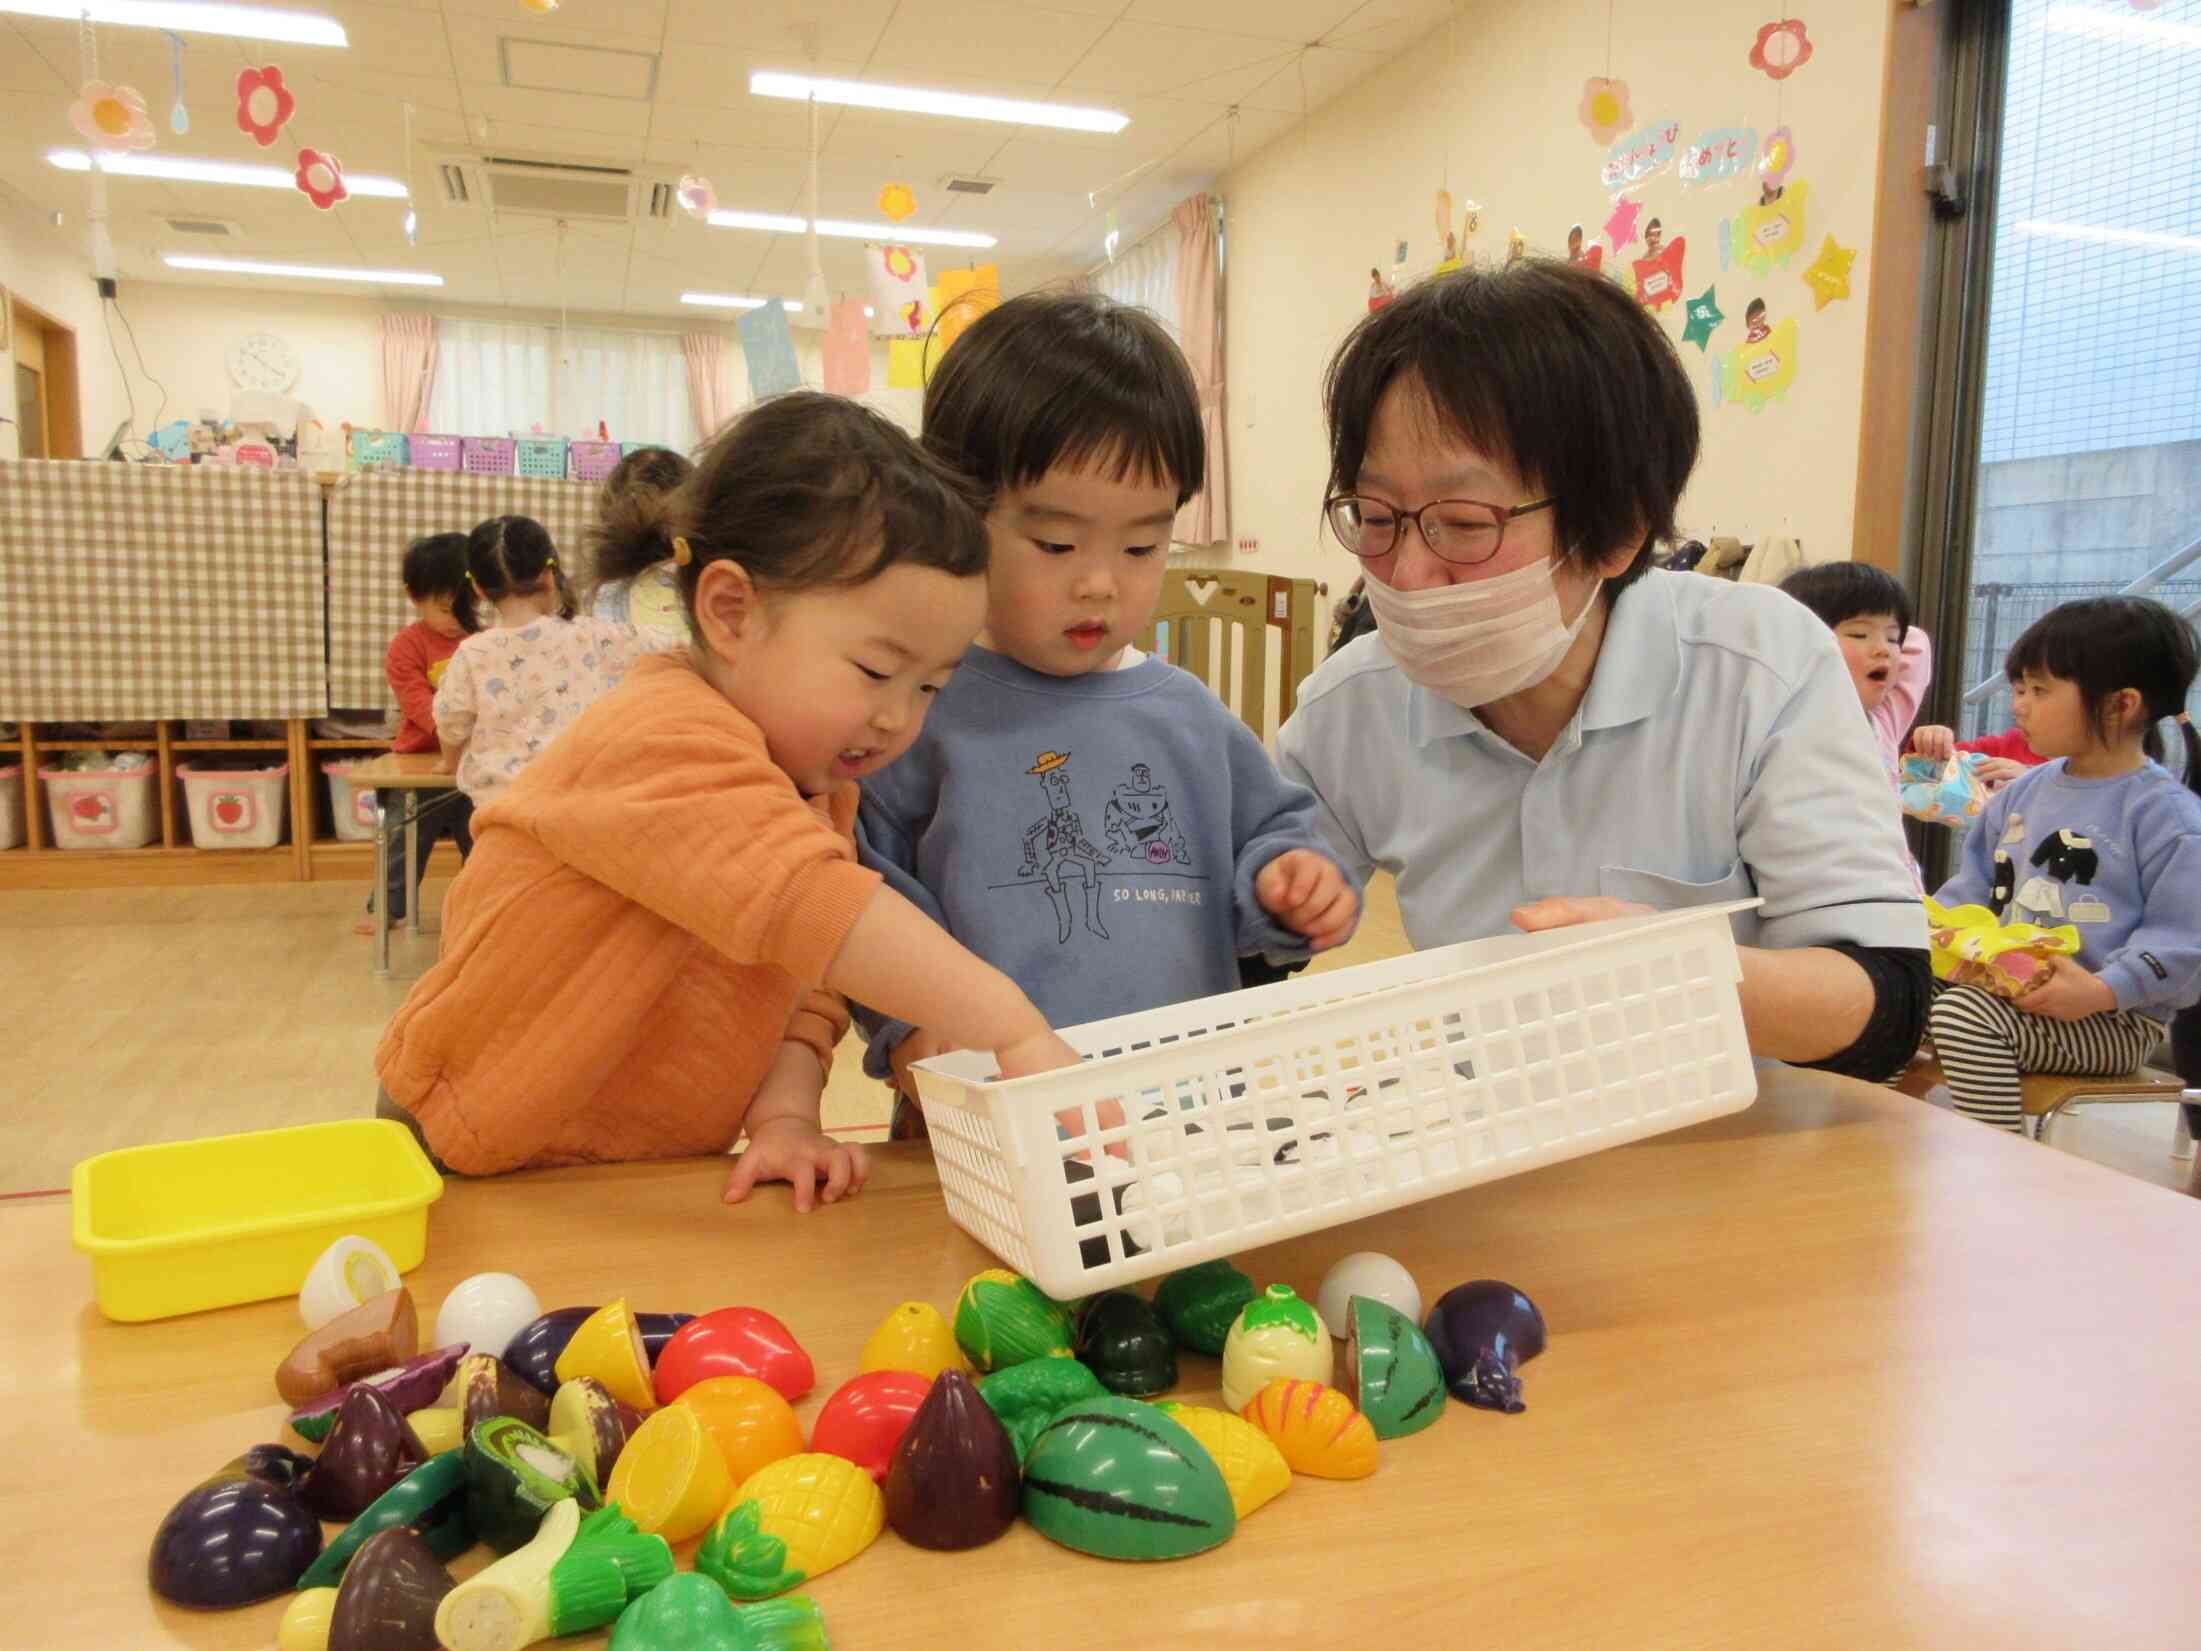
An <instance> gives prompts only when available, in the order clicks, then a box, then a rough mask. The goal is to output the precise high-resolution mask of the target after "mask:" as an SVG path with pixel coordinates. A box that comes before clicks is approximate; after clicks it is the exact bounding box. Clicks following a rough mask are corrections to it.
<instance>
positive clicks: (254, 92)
mask: <svg viewBox="0 0 2201 1651" xmlns="http://www.w3.org/2000/svg"><path fill="white" fill-rule="evenodd" d="M297 108H298V100H297V99H296V98H294V97H292V96H291V95H290V88H289V87H288V86H285V85H284V84H283V71H282V70H280V69H278V68H277V67H275V65H274V64H272V63H270V64H269V65H268V66H267V67H266V68H264V69H243V70H240V71H238V75H237V130H238V131H240V132H243V133H245V134H246V135H247V136H249V137H250V138H251V139H252V141H253V142H254V143H257V144H258V145H259V146H260V147H261V148H262V149H272V148H273V147H274V146H275V136H276V134H277V133H278V132H280V131H282V129H283V123H284V122H285V121H287V120H289V119H290V117H291V115H292V114H293V113H294V112H295V111H296V110H297Z"/></svg>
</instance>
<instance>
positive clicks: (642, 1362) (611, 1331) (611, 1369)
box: [556, 1296, 657, 1412]
mask: <svg viewBox="0 0 2201 1651" xmlns="http://www.w3.org/2000/svg"><path fill="white" fill-rule="evenodd" d="M556 1370H557V1375H558V1380H559V1381H561V1382H570V1381H573V1380H576V1379H577V1378H579V1377H582V1376H594V1377H595V1378H596V1379H597V1380H598V1381H600V1382H602V1383H603V1384H604V1386H605V1387H606V1388H608V1389H609V1390H610V1392H611V1396H612V1397H613V1398H615V1399H618V1400H620V1401H621V1402H622V1403H624V1404H629V1405H632V1406H633V1407H634V1408H635V1409H636V1410H640V1411H644V1412H647V1411H652V1410H655V1409H656V1408H657V1389H656V1387H655V1386H654V1384H653V1383H652V1381H651V1378H650V1360H649V1354H648V1353H647V1352H645V1351H644V1350H643V1347H642V1327H641V1326H640V1325H639V1324H637V1323H636V1322H635V1317H634V1314H633V1313H631V1312H629V1311H628V1310H627V1298H626V1297H625V1296H621V1297H620V1298H619V1299H618V1300H617V1301H612V1302H607V1303H605V1304H604V1305H603V1306H601V1307H599V1308H597V1309H596V1311H595V1312H593V1313H591V1314H589V1316H588V1317H587V1318H585V1319H583V1320H582V1321H581V1322H580V1324H579V1326H577V1327H576V1328H575V1330H574V1332H573V1339H572V1340H571V1341H569V1342H567V1343H566V1345H565V1351H564V1352H562V1353H560V1354H559V1355H558V1363H557V1366H556Z"/></svg>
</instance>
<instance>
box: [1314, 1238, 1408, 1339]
mask: <svg viewBox="0 0 2201 1651" xmlns="http://www.w3.org/2000/svg"><path fill="white" fill-rule="evenodd" d="M1355 1296H1368V1297H1370V1298H1372V1299H1374V1300H1376V1301H1387V1302H1389V1303H1390V1304H1391V1305H1392V1306H1393V1307H1396V1308H1397V1309H1398V1310H1399V1311H1400V1312H1402V1313H1404V1314H1405V1315H1406V1316H1407V1317H1408V1318H1410V1319H1414V1320H1416V1321H1418V1320H1419V1319H1420V1318H1421V1286H1420V1285H1418V1284H1416V1283H1415V1282H1414V1275H1413V1274H1412V1273H1410V1272H1408V1271H1407V1270H1406V1269H1405V1268H1404V1267H1402V1266H1400V1265H1399V1264H1398V1263H1397V1262H1396V1261H1393V1260H1392V1259H1391V1258H1390V1257H1389V1256H1387V1255H1379V1254H1377V1253H1376V1252H1375V1251H1374V1250H1356V1251H1354V1252H1353V1253H1352V1254H1351V1255H1348V1256H1340V1257H1339V1258H1338V1260H1337V1261H1336V1263H1335V1264H1334V1265H1332V1266H1331V1268H1330V1270H1329V1271H1328V1272H1327V1273H1324V1274H1323V1275H1322V1288H1321V1289H1320V1290H1318V1291H1316V1292H1315V1310H1316V1311H1317V1312H1319V1313H1320V1314H1321V1315H1322V1324H1323V1328H1325V1329H1326V1330H1328V1331H1329V1332H1330V1334H1331V1335H1333V1336H1335V1337H1336V1338H1337V1339H1338V1340H1339V1341H1343V1340H1344V1339H1345V1338H1346V1337H1347V1336H1349V1335H1351V1334H1352V1330H1353V1326H1352V1303H1353V1298H1354V1297H1355Z"/></svg>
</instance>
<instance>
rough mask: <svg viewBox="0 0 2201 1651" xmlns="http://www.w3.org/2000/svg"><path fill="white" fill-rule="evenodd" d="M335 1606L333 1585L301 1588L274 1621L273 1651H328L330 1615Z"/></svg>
mask: <svg viewBox="0 0 2201 1651" xmlns="http://www.w3.org/2000/svg"><path fill="white" fill-rule="evenodd" d="M335 1610H336V1590H335V1589H334V1588H304V1589H301V1590H300V1591H299V1592H297V1593H295V1594H293V1595H292V1596H291V1600H290V1603H289V1604H288V1605H286V1606H284V1607H283V1620H282V1621H280V1622H278V1623H277V1624H276V1625H275V1651H329V1617H330V1615H331V1614H332V1613H333V1612H334V1611H335Z"/></svg>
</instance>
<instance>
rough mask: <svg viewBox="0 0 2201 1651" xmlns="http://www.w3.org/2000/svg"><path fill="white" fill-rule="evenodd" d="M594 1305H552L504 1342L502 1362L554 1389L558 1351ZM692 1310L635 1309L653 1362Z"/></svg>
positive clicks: (545, 1388) (549, 1390) (525, 1378)
mask: <svg viewBox="0 0 2201 1651" xmlns="http://www.w3.org/2000/svg"><path fill="white" fill-rule="evenodd" d="M596 1312H597V1309H596V1308H594V1307H553V1308H552V1309H551V1310H550V1311H549V1312H547V1313H545V1314H543V1315H542V1316H541V1317H540V1318H538V1319H536V1320H535V1321H534V1322H533V1323H532V1324H530V1325H528V1326H527V1327H526V1328H525V1329H523V1330H521V1331H520V1333H519V1334H518V1335H516V1336H514V1337H513V1338H512V1340H511V1341H510V1342H508V1343H507V1344H506V1345H505V1349H504V1362H505V1363H506V1364H508V1365H510V1366H511V1367H512V1371H513V1373H514V1374H515V1375H517V1376H518V1377H519V1378H520V1379H521V1380H522V1381H525V1382H529V1383H532V1384H533V1385H534V1386H535V1387H537V1388H540V1389H541V1390H542V1391H543V1392H545V1393H555V1392H557V1390H558V1355H559V1354H560V1353H563V1352H564V1351H565V1350H566V1343H567V1342H569V1341H571V1340H572V1339H573V1332H574V1331H576V1330H578V1329H579V1328H580V1327H581V1326H582V1325H584V1324H586V1323H587V1322H588V1321H589V1320H590V1319H591V1318H593V1317H595V1316H596ZM694 1317H695V1315H694V1314H693V1313H637V1314H635V1315H634V1322H635V1325H636V1327H637V1328H638V1329H640V1330H641V1332H642V1352H643V1356H644V1357H645V1358H648V1359H650V1360H652V1361H653V1362H654V1361H655V1359H656V1358H657V1355H658V1354H659V1353H660V1352H661V1351H663V1349H664V1346H665V1343H667V1342H668V1341H670V1340H672V1335H673V1332H674V1331H675V1330H677V1329H679V1328H680V1327H681V1326H682V1325H683V1324H686V1323H687V1322H688V1321H689V1320H690V1319H692V1318H694Z"/></svg>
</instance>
